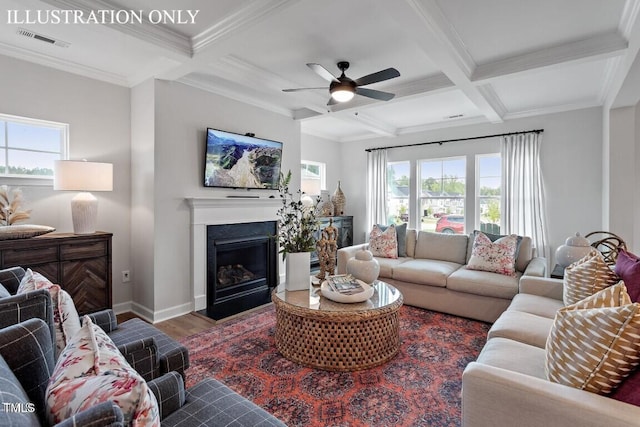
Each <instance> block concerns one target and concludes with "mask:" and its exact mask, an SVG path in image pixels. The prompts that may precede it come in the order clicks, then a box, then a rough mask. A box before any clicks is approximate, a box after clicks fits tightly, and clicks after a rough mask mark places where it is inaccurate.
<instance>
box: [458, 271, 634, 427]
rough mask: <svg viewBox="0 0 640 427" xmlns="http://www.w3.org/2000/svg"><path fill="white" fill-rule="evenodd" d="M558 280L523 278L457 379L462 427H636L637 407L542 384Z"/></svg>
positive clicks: (556, 305) (557, 299)
mask: <svg viewBox="0 0 640 427" xmlns="http://www.w3.org/2000/svg"><path fill="white" fill-rule="evenodd" d="M562 306H563V302H562V281H561V280H557V279H545V278H537V277H523V278H522V279H521V280H520V293H519V294H518V295H516V296H515V297H514V298H513V301H512V303H511V305H510V306H509V307H508V309H507V310H506V311H505V312H504V313H503V314H502V315H501V316H500V317H499V318H498V319H497V321H496V322H495V323H494V324H493V326H492V327H491V329H490V330H489V334H488V340H487V343H486V345H485V346H484V348H483V349H482V351H481V352H480V355H479V356H478V359H477V360H476V361H475V362H472V363H470V364H469V365H468V366H467V367H466V369H465V371H464V373H463V375H462V425H463V426H465V427H511V426H518V427H534V426H544V427H555V426H558V427H560V426H563V427H564V426H581V427H601V426H607V427H623V426H640V407H637V406H634V405H630V404H627V403H623V402H619V401H617V400H614V399H611V398H609V397H606V396H601V395H598V394H595V393H591V392H588V391H583V390H578V389H575V388H572V387H568V386H565V385H562V384H557V383H553V382H551V381H549V380H547V374H546V370H545V365H546V351H545V344H546V340H547V336H548V335H549V332H550V331H551V327H552V325H553V319H554V317H555V313H556V311H557V310H558V309H559V308H560V307H562Z"/></svg>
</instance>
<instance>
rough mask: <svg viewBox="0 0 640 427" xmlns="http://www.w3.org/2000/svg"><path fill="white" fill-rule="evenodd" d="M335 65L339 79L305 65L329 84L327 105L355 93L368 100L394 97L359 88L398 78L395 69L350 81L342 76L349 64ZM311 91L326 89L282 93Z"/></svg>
mask: <svg viewBox="0 0 640 427" xmlns="http://www.w3.org/2000/svg"><path fill="white" fill-rule="evenodd" d="M337 65H338V68H339V69H340V71H342V74H341V75H340V77H335V76H334V75H333V74H331V73H330V72H329V71H328V70H327V69H326V68H324V67H323V66H322V65H320V64H314V63H309V64H307V67H309V68H311V69H312V70H313V71H314V72H315V73H316V74H318V75H319V76H320V77H322V78H323V79H325V80H328V81H329V82H330V84H329V92H330V93H331V99H330V100H329V102H328V103H327V105H334V104H337V103H338V102H347V101H350V100H351V99H352V98H353V97H354V95H355V94H356V93H357V94H358V95H362V96H366V97H368V98H373V99H378V100H381V101H389V100H390V99H392V98H393V97H394V96H395V94H393V93H389V92H383V91H381V90H375V89H367V88H363V87H361V86H366V85H370V84H373V83H378V82H381V81H384V80H389V79H393V78H396V77H399V76H400V72H399V71H398V70H396V69H395V68H387V69H385V70H381V71H378V72H376V73H371V74H367V75H366V76H363V77H360V78H359V79H356V80H352V79H350V78H349V77H347V76H345V74H344V72H345V71H346V70H347V69H348V68H349V63H348V62H347V61H340V62H338V64H337ZM313 89H326V86H325V87H303V88H296V89H283V90H282V91H283V92H298V91H302V90H313Z"/></svg>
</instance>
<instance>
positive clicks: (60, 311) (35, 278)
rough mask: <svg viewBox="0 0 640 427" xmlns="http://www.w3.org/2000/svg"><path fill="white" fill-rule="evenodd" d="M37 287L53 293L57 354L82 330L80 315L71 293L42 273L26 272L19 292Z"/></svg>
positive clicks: (52, 302)
mask: <svg viewBox="0 0 640 427" xmlns="http://www.w3.org/2000/svg"><path fill="white" fill-rule="evenodd" d="M36 289H46V290H48V291H49V295H51V305H52V307H53V323H54V329H55V331H56V356H57V355H59V354H60V352H61V351H62V349H63V348H64V347H65V346H66V345H67V341H68V340H69V339H70V338H71V337H73V336H74V335H75V334H76V333H77V332H78V331H79V330H80V317H79V316H78V312H77V311H76V306H75V304H74V303H73V299H71V295H69V294H68V293H67V291H65V290H64V289H61V288H60V286H58V285H54V284H53V283H51V282H50V281H49V279H47V278H46V277H44V276H43V275H42V274H40V273H37V272H34V271H31V269H30V268H28V269H27V271H26V272H25V274H24V277H23V278H22V281H21V282H20V286H19V287H18V291H17V293H18V294H20V293H25V292H30V291H34V290H36Z"/></svg>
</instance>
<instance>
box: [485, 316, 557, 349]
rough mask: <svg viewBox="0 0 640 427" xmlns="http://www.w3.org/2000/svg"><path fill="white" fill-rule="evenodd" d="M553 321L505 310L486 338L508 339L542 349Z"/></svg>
mask: <svg viewBox="0 0 640 427" xmlns="http://www.w3.org/2000/svg"><path fill="white" fill-rule="evenodd" d="M552 326H553V319H549V318H548V317H542V316H536V315H535V314H530V313H523V312H521V311H515V310H507V311H505V312H504V313H502V315H500V317H498V320H496V321H495V323H494V324H493V325H491V329H489V333H488V334H487V337H488V338H489V339H493V338H497V337H500V338H508V339H511V340H514V341H518V342H521V343H524V344H529V345H532V346H534V347H538V348H541V349H544V348H545V346H546V344H547V337H548V336H549V332H550V331H551V327H552Z"/></svg>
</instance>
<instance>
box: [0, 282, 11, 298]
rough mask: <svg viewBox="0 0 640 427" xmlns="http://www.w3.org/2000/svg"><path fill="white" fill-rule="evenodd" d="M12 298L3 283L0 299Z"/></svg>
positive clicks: (0, 288) (0, 284) (0, 287)
mask: <svg viewBox="0 0 640 427" xmlns="http://www.w3.org/2000/svg"><path fill="white" fill-rule="evenodd" d="M10 296H11V294H10V293H9V291H8V290H7V288H5V287H4V286H2V283H0V298H7V297H10Z"/></svg>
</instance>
